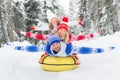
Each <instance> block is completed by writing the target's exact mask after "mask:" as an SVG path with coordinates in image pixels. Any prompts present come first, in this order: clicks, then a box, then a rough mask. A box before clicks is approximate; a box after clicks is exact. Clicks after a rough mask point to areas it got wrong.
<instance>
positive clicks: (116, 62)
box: [0, 32, 120, 80]
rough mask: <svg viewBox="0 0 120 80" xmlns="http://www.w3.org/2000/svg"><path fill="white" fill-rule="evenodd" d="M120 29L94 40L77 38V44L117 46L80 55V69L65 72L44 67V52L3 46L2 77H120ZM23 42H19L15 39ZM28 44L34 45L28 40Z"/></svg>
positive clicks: (48, 79) (114, 79)
mask: <svg viewBox="0 0 120 80" xmlns="http://www.w3.org/2000/svg"><path fill="white" fill-rule="evenodd" d="M119 35H120V32H116V33H114V34H113V35H107V36H103V37H98V38H95V39H92V40H83V41H76V42H73V44H74V45H77V46H90V47H102V48H105V47H109V46H115V47H116V48H115V50H113V51H108V52H104V53H102V54H88V55H78V56H79V60H80V62H81V64H80V65H79V67H78V68H77V69H74V70H69V71H63V72H47V71H44V70H42V68H41V67H40V65H39V63H38V60H39V58H40V56H41V54H42V53H38V52H36V53H30V52H25V51H16V50H14V49H12V48H11V47H8V46H4V47H2V48H0V75H1V76H0V80H63V79H64V80H120V76H119V74H120V49H119V48H120V47H119V46H120V44H119V41H120V36H119ZM14 43H15V44H16V45H19V42H14ZM23 44H24V45H30V44H29V43H27V41H24V42H23Z"/></svg>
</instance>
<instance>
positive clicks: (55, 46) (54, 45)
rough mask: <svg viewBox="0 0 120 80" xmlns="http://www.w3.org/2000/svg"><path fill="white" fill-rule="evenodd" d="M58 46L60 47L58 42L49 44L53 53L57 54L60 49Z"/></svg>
mask: <svg viewBox="0 0 120 80" xmlns="http://www.w3.org/2000/svg"><path fill="white" fill-rule="evenodd" d="M60 48H61V45H60V43H59V42H56V43H53V44H52V45H51V49H52V51H53V52H54V53H55V54H57V53H58V52H59V51H60Z"/></svg>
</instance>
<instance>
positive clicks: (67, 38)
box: [55, 31, 69, 43]
mask: <svg viewBox="0 0 120 80" xmlns="http://www.w3.org/2000/svg"><path fill="white" fill-rule="evenodd" d="M55 35H57V36H58V37H59V34H58V31H57V32H56V33H55ZM61 41H63V42H65V43H68V42H69V32H67V34H66V35H65V39H64V40H61Z"/></svg>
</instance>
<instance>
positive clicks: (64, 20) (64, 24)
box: [57, 17, 69, 31]
mask: <svg viewBox="0 0 120 80" xmlns="http://www.w3.org/2000/svg"><path fill="white" fill-rule="evenodd" d="M61 28H63V29H65V30H66V31H68V30H69V29H68V17H63V18H62V21H61V24H60V25H58V27H57V30H59V29H61Z"/></svg>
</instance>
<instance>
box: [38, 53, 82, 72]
mask: <svg viewBox="0 0 120 80" xmlns="http://www.w3.org/2000/svg"><path fill="white" fill-rule="evenodd" d="M39 63H40V66H41V68H42V69H43V70H45V71H53V72H59V71H66V70H72V69H75V68H77V67H78V65H79V64H80V63H79V60H78V57H77V55H72V56H68V57H55V56H49V55H47V54H43V55H42V56H41V57H40V60H39Z"/></svg>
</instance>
